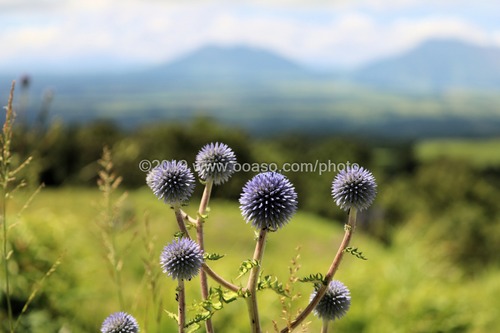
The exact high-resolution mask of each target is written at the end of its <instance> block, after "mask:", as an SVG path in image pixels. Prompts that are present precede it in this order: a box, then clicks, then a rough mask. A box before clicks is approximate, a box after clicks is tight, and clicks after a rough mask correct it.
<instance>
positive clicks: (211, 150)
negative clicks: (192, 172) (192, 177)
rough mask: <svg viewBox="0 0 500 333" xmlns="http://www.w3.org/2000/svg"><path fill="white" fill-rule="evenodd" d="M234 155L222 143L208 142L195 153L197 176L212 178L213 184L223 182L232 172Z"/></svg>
mask: <svg viewBox="0 0 500 333" xmlns="http://www.w3.org/2000/svg"><path fill="white" fill-rule="evenodd" d="M235 164H236V156H235V155H234V152H233V150H232V149H231V148H229V147H228V146H227V145H226V144H224V143H218V142H216V143H215V144H214V143H210V144H207V145H206V146H204V147H203V148H201V150H200V152H199V153H198V155H196V162H195V169H196V171H197V172H198V175H199V177H200V178H201V179H202V180H204V181H208V180H212V181H213V182H214V184H215V185H220V184H223V183H225V182H226V181H227V180H228V179H229V178H230V177H231V176H232V174H233V173H234V166H235Z"/></svg>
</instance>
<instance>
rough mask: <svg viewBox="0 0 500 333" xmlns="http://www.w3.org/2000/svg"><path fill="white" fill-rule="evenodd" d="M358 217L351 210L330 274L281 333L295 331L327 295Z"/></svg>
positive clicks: (327, 274) (355, 212)
mask: <svg viewBox="0 0 500 333" xmlns="http://www.w3.org/2000/svg"><path fill="white" fill-rule="evenodd" d="M356 215H357V209H356V208H354V207H351V209H350V210H349V218H348V221H347V224H346V225H345V227H344V230H345V233H344V238H343V239H342V243H340V246H339V249H338V250H337V254H336V255H335V258H334V259H333V261H332V264H331V265H330V268H329V269H328V272H327V273H326V275H325V279H324V281H323V284H322V285H321V287H320V288H319V289H318V291H317V292H316V295H315V296H314V298H313V299H312V300H311V302H310V303H309V304H308V305H307V307H306V308H305V309H304V310H303V311H302V312H301V313H300V314H299V315H298V316H297V318H295V320H294V321H292V323H291V325H290V326H289V327H286V328H284V329H282V330H281V331H280V333H289V332H291V331H292V330H293V329H295V328H297V327H298V326H299V325H300V324H301V323H302V322H303V321H304V319H306V317H307V316H309V314H310V313H311V312H312V310H314V308H315V307H316V305H318V303H319V301H320V300H321V298H322V297H323V296H324V295H325V293H326V291H327V289H328V285H329V284H330V282H331V281H332V279H333V276H334V275H335V272H337V269H338V268H339V266H340V263H341V261H342V258H343V256H344V252H345V249H346V248H347V247H348V246H349V242H350V241H351V237H352V234H353V232H354V229H355V228H356Z"/></svg>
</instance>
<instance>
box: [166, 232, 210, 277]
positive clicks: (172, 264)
mask: <svg viewBox="0 0 500 333" xmlns="http://www.w3.org/2000/svg"><path fill="white" fill-rule="evenodd" d="M202 263H203V251H202V250H201V249H200V246H199V245H198V243H196V242H195V241H193V240H191V239H189V238H185V237H184V238H180V239H177V240H174V241H173V242H172V243H170V244H168V245H167V246H165V247H164V248H163V251H162V253H161V255H160V264H161V267H162V269H163V273H166V274H167V275H169V276H171V277H172V278H173V279H182V280H190V279H191V278H193V277H194V276H196V275H197V274H198V272H199V271H200V268H201V265H202Z"/></svg>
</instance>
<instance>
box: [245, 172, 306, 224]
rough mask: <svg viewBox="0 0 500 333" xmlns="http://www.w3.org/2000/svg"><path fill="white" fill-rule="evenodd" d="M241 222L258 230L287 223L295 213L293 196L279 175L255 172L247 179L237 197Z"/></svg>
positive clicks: (290, 186) (288, 185)
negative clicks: (238, 198)
mask: <svg viewBox="0 0 500 333" xmlns="http://www.w3.org/2000/svg"><path fill="white" fill-rule="evenodd" d="M240 209H241V213H242V215H243V217H244V218H245V221H247V222H252V225H253V226H254V227H256V228H259V229H264V228H268V229H270V230H277V229H279V228H281V227H283V226H284V225H285V224H287V223H288V221H289V220H290V218H291V217H292V216H293V214H295V211H296V210H297V193H295V188H294V187H293V185H292V183H290V181H289V180H288V178H286V177H285V176H283V175H282V174H280V173H277V172H264V173H259V174H258V175H256V176H255V177H253V178H252V179H251V180H249V181H248V182H247V183H246V184H245V187H243V193H242V194H241V197H240Z"/></svg>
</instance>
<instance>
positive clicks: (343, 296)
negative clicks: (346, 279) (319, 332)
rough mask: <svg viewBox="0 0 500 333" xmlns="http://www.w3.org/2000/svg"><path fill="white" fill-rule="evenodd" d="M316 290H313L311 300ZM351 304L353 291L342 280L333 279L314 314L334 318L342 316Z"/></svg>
mask: <svg viewBox="0 0 500 333" xmlns="http://www.w3.org/2000/svg"><path fill="white" fill-rule="evenodd" d="M316 292H317V291H316V290H315V291H313V292H312V294H311V297H310V300H312V299H313V298H314V296H316ZM350 306H351V293H350V291H349V289H347V287H346V286H345V285H344V284H343V283H342V282H340V281H338V280H333V281H331V282H330V284H329V285H328V289H327V291H326V293H325V295H323V297H322V298H321V300H320V301H319V303H318V305H316V308H314V314H315V315H317V316H318V317H320V318H321V319H327V320H334V319H340V318H342V317H343V316H344V315H345V314H346V313H347V311H348V310H349V308H350Z"/></svg>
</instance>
